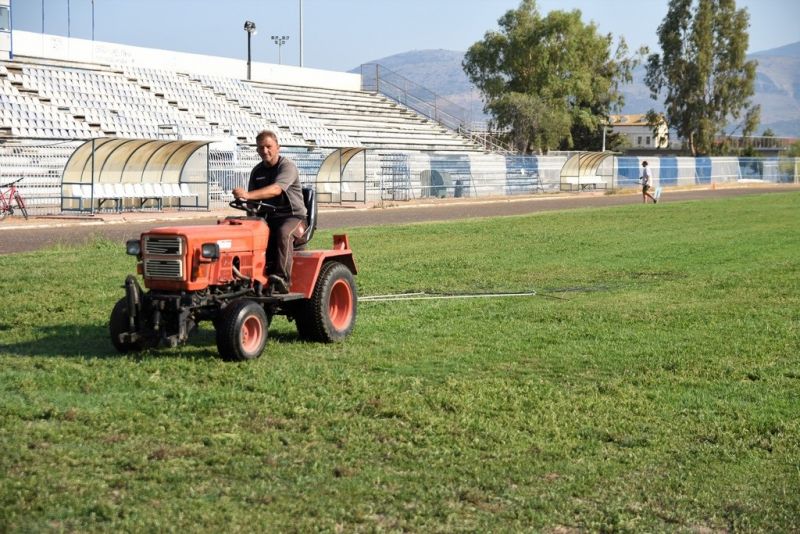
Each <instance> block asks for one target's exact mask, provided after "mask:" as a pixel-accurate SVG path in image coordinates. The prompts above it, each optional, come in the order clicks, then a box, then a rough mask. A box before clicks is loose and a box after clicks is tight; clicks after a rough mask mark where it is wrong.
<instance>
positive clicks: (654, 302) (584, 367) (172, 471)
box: [0, 193, 800, 533]
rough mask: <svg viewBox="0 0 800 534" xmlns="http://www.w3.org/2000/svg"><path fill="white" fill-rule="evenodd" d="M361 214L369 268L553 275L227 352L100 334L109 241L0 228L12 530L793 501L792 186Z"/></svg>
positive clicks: (203, 342)
mask: <svg viewBox="0 0 800 534" xmlns="http://www.w3.org/2000/svg"><path fill="white" fill-rule="evenodd" d="M348 233H349V235H350V238H351V244H352V245H353V248H354V250H355V253H356V261H357V263H358V266H359V269H360V272H359V275H358V277H357V279H358V284H359V291H360V292H361V294H362V295H376V294H384V293H393V292H408V291H437V292H442V291H452V292H462V291H463V292H473V291H522V290H536V291H537V292H538V295H537V296H535V297H516V298H504V299H480V300H446V301H420V302H388V303H377V302H374V303H370V302H364V303H362V304H361V306H360V308H359V318H358V324H357V327H356V331H355V333H354V335H353V336H352V337H351V338H350V339H349V340H347V341H346V342H344V343H342V344H336V345H321V344H311V343H304V342H300V341H298V340H297V339H296V335H295V330H294V325H293V324H291V323H288V322H286V321H285V320H284V319H282V318H279V319H276V320H275V322H274V323H273V327H272V329H271V331H270V336H271V337H270V342H269V344H268V347H267V351H266V352H265V353H264V355H263V356H262V357H261V359H259V360H257V361H254V362H248V363H244V364H226V363H223V362H222V361H220V360H219V359H217V358H216V357H215V346H214V337H213V331H212V330H211V329H210V328H209V327H206V326H204V327H203V328H202V329H201V331H200V332H199V335H198V336H197V337H195V339H194V342H193V343H192V344H191V345H188V346H185V347H180V348H178V349H172V350H162V351H158V352H147V353H143V354H140V355H135V356H119V355H116V354H115V353H114V352H113V349H112V347H111V345H110V342H109V340H108V334H107V327H106V322H107V319H108V314H109V313H110V310H111V307H112V306H113V304H114V302H115V301H116V300H117V299H118V298H119V297H120V296H122V294H123V292H122V290H121V289H120V286H121V284H122V282H123V280H124V277H125V275H126V274H127V273H129V272H132V270H133V267H134V266H133V261H132V260H131V258H129V257H128V256H125V255H124V251H123V247H122V246H121V245H120V244H114V243H109V242H106V241H96V242H94V243H92V245H90V246H87V247H83V248H75V249H71V248H59V249H52V250H46V251H42V252H37V253H29V254H20V255H12V256H0V279H2V287H3V291H4V292H5V293H4V297H3V304H2V305H0V425H1V426H0V476H1V477H2V478H3V480H2V484H0V531H2V532H6V531H26V532H28V531H47V530H55V531H61V530H64V531H79V532H91V531H119V530H124V531H162V530H163V531H173V530H174V531H208V532H223V531H226V532H227V531H233V532H241V531H253V530H256V531H274V532H286V531H289V532H292V531H298V532H305V531H314V530H322V531H336V532H339V531H341V532H353V531H370V532H372V531H414V532H449V531H474V532H482V531H493V532H510V531H536V532H559V533H565V532H577V531H586V530H588V531H646V532H658V531H687V532H688V531H694V532H714V531H746V532H751V531H752V532H759V531H762V532H789V531H796V529H797V528H798V518H800V360H799V359H798V354H800V194H797V193H786V194H770V195H765V196H756V197H740V198H734V199H729V200H721V201H707V202H685V203H673V204H669V203H664V204H659V205H658V206H652V205H647V206H645V205H632V206H627V207H622V208H613V209H593V210H576V211H569V212H556V213H547V214H538V215H531V216H525V217H513V218H497V219H491V220H470V221H461V222H451V223H436V224H428V223H425V224H416V225H407V226H392V227H378V228H359V229H354V230H350V231H349V232H348ZM329 242H330V233H326V232H319V233H318V235H317V237H315V243H314V244H315V246H316V247H324V246H328V243H329ZM10 287H13V288H14V289H13V293H8V290H9V288H10Z"/></svg>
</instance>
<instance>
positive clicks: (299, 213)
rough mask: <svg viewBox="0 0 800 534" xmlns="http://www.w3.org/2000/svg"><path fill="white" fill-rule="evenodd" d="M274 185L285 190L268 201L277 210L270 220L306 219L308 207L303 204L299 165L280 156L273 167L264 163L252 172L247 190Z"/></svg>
mask: <svg viewBox="0 0 800 534" xmlns="http://www.w3.org/2000/svg"><path fill="white" fill-rule="evenodd" d="M272 184H277V185H278V186H279V187H280V188H281V190H283V194H282V195H281V196H279V197H276V198H272V199H269V200H267V201H266V202H269V203H270V204H273V205H274V206H275V207H276V208H277V209H276V211H275V213H274V214H270V219H287V218H289V217H297V218H299V219H304V218H305V217H306V206H305V204H304V203H303V191H302V189H301V187H300V174H299V173H298V172H297V165H295V164H294V162H293V161H292V160H290V159H288V158H285V157H283V156H279V158H278V163H277V164H276V165H274V166H272V167H270V166H268V165H267V164H265V163H264V162H263V161H262V162H260V163H259V164H258V165H256V166H255V167H253V170H252V171H251V172H250V181H249V182H248V184H247V190H248V191H253V190H255V189H261V188H262V187H266V186H268V185H272Z"/></svg>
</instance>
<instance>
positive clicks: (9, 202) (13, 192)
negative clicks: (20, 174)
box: [0, 178, 28, 220]
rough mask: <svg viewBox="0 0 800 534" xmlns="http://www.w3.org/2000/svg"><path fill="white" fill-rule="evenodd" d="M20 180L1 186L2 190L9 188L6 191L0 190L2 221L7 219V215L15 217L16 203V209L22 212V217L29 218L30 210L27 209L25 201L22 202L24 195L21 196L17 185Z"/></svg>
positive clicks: (0, 217) (0, 215)
mask: <svg viewBox="0 0 800 534" xmlns="http://www.w3.org/2000/svg"><path fill="white" fill-rule="evenodd" d="M20 180H22V178H20V179H19V180H14V181H13V182H9V183H7V184H3V185H0V189H2V188H5V187H7V188H8V189H6V190H5V191H2V190H0V220H2V219H5V217H6V215H14V209H15V206H14V204H15V203H16V208H18V209H19V211H21V212H22V216H23V217H25V218H26V219H27V218H28V208H26V207H25V201H24V200H22V195H20V194H19V190H18V189H17V185H16V184H17V182H19V181H20Z"/></svg>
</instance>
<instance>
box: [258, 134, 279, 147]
mask: <svg viewBox="0 0 800 534" xmlns="http://www.w3.org/2000/svg"><path fill="white" fill-rule="evenodd" d="M265 137H270V138H272V140H273V141H275V142H276V143H277V144H278V145H280V144H281V143H280V141H278V135H277V134H276V133H275V132H273V131H272V130H261V131H260V132H258V135H257V136H256V144H258V143H260V142H261V141H263V140H264V138H265Z"/></svg>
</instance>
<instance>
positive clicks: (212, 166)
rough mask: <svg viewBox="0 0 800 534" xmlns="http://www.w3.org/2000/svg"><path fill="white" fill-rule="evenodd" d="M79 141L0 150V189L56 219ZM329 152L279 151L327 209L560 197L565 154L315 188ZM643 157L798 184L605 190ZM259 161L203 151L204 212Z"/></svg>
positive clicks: (441, 157) (390, 169)
mask: <svg viewBox="0 0 800 534" xmlns="http://www.w3.org/2000/svg"><path fill="white" fill-rule="evenodd" d="M78 146H79V142H69V143H50V144H29V145H23V144H18V145H17V144H15V145H10V144H4V145H0V185H2V184H7V183H9V182H12V181H14V180H17V179H19V178H22V180H21V181H20V182H19V183H18V184H17V185H18V187H19V189H20V192H21V194H22V196H23V197H24V198H25V199H26V201H27V205H28V208H29V212H30V213H31V214H32V215H51V214H60V200H61V198H60V197H61V179H62V173H63V169H64V167H65V165H66V162H67V160H68V159H69V157H70V155H71V154H72V152H73V151H74V150H75V148H77V147H78ZM330 153H331V150H313V151H307V150H302V149H292V148H284V151H283V154H284V155H286V156H288V157H290V158H292V159H293V160H294V161H295V162H296V163H297V166H298V170H299V172H300V178H301V181H302V182H303V183H304V184H309V185H312V186H314V187H316V188H317V190H318V192H321V193H323V194H321V195H319V197H320V200H321V201H323V203H324V202H328V203H367V202H370V203H381V202H387V201H389V202H404V201H410V200H415V199H423V198H448V197H450V198H460V197H465V198H466V197H487V196H512V195H530V194H542V193H549V192H555V191H559V189H560V182H561V176H560V174H561V168H562V167H563V166H564V163H565V162H566V160H567V155H558V156H552V155H550V156H508V155H502V154H487V153H477V152H474V153H425V152H390V151H377V150H376V151H367V152H366V155H365V156H364V158H363V159H362V160H358V161H357V162H355V161H354V162H353V163H351V164H350V165H349V166H348V168H347V169H346V172H344V173H343V174H342V177H341V179H340V180H339V181H337V182H326V183H324V184H322V183H316V178H317V172H318V170H319V169H320V166H321V165H322V162H323V161H324V160H325V158H326V157H327V156H328V155H329V154H330ZM644 159H647V160H648V163H649V166H650V169H651V172H652V175H653V181H654V184H655V185H662V186H666V187H681V186H687V187H691V186H698V185H699V186H704V185H711V184H726V183H760V182H766V183H798V182H800V178H799V177H800V158H735V157H734V158H690V157H649V158H640V157H631V156H615V157H613V158H608V159H607V160H606V162H605V163H604V164H603V165H606V166H607V167H605V168H601V169H600V171H599V173H598V174H600V175H602V176H604V177H607V179H608V183H607V189H610V190H613V189H620V188H632V187H636V186H637V185H638V178H639V175H640V173H641V162H642V161H643V160H644ZM258 161H259V158H258V155H257V154H256V152H255V150H254V148H253V147H252V146H249V145H239V146H236V147H235V148H232V149H226V150H215V149H213V148H212V149H211V150H210V151H209V161H208V184H209V188H208V191H209V208H210V209H218V208H221V207H225V206H227V204H228V203H229V202H230V200H232V195H231V191H232V190H233V189H234V188H235V187H247V182H248V179H249V176H250V171H251V169H252V168H253V166H255V165H256V164H257V163H258Z"/></svg>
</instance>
